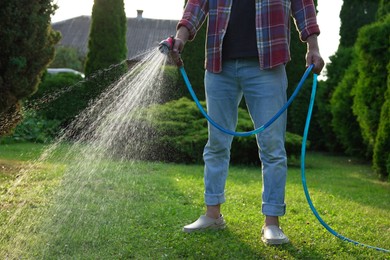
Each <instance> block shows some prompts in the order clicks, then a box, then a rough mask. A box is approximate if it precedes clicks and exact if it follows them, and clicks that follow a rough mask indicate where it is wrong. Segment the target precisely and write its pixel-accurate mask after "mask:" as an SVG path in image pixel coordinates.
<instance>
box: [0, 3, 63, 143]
mask: <svg viewBox="0 0 390 260" xmlns="http://www.w3.org/2000/svg"><path fill="white" fill-rule="evenodd" d="M55 9H56V6H55V5H53V3H52V1H51V0H40V1H15V0H2V1H0V17H1V19H0V136H1V135H4V134H7V133H9V132H10V131H11V130H12V129H13V128H14V126H15V125H16V124H17V123H18V122H19V121H20V120H21V118H22V116H21V113H20V108H21V100H23V99H24V98H26V97H28V96H30V95H32V94H33V93H34V92H35V91H36V90H37V86H38V84H39V81H40V78H41V75H42V73H43V72H44V71H45V69H46V67H47V65H48V64H49V63H50V61H51V60H52V59H53V57H54V45H55V44H56V43H57V42H58V41H59V39H60V35H59V33H57V32H55V31H53V30H52V28H51V25H50V19H51V18H50V16H51V15H52V14H53V13H54V11H55Z"/></svg>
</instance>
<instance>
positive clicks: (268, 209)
mask: <svg viewBox="0 0 390 260" xmlns="http://www.w3.org/2000/svg"><path fill="white" fill-rule="evenodd" d="M262 213H263V215H265V216H274V217H280V216H284V214H286V204H272V203H263V204H262Z"/></svg>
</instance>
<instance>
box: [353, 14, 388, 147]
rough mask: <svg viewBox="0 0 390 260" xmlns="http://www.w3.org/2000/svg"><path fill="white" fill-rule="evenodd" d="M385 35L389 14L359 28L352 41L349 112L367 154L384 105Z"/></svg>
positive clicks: (386, 40) (386, 44)
mask: <svg viewBox="0 0 390 260" xmlns="http://www.w3.org/2000/svg"><path fill="white" fill-rule="evenodd" d="M389 35H390V15H388V16H387V19H384V20H383V21H381V22H376V23H372V24H370V25H367V26H365V27H363V28H362V29H360V31H359V37H358V38H357V41H356V53H357V60H356V63H357V66H358V80H357V84H356V85H355V87H354V90H353V94H354V103H353V112H354V114H355V115H356V116H357V119H358V122H359V125H360V128H361V130H362V136H363V138H364V140H365V141H366V142H367V143H368V144H369V149H370V150H371V152H372V151H373V148H374V146H375V140H376V135H377V131H378V126H379V119H380V113H381V109H382V106H383V103H384V102H385V98H384V93H385V92H386V89H387V85H386V81H387V75H386V73H384V72H386V71H387V69H386V66H387V64H388V62H389V60H390V49H389V47H388V46H389Z"/></svg>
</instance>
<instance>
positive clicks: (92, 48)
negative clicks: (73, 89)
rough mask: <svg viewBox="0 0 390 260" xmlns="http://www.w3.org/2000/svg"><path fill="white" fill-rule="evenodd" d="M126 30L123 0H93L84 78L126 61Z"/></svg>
mask: <svg viewBox="0 0 390 260" xmlns="http://www.w3.org/2000/svg"><path fill="white" fill-rule="evenodd" d="M126 28H127V27H126V14H125V10H124V3H123V0H94V5H93V9H92V23H91V29H90V35H89V43H88V48H89V51H88V55H87V61H86V67H85V74H86V76H89V75H91V74H92V73H94V72H96V71H98V70H102V69H107V68H108V67H109V66H110V65H114V64H118V63H120V62H122V61H124V60H125V59H126V54H127V46H126Z"/></svg>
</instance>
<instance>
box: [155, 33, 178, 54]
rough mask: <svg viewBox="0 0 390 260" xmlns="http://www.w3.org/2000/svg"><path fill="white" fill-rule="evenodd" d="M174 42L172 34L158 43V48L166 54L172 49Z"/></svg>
mask: <svg viewBox="0 0 390 260" xmlns="http://www.w3.org/2000/svg"><path fill="white" fill-rule="evenodd" d="M174 42H175V38H174V37H173V36H170V37H168V38H167V39H165V40H163V41H161V42H160V43H159V45H158V49H159V50H160V52H161V53H163V54H165V55H168V54H169V52H170V51H172V49H173V44H174Z"/></svg>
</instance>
